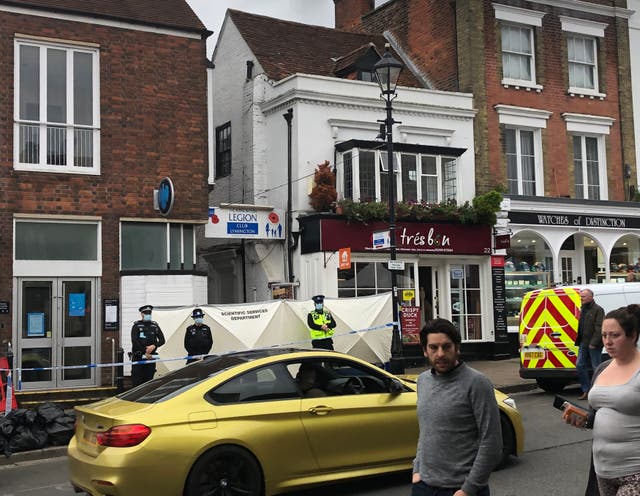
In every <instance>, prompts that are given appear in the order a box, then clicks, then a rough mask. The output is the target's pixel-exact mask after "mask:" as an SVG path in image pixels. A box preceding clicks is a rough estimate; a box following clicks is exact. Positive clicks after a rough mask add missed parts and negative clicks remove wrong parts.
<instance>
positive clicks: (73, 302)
mask: <svg viewBox="0 0 640 496" xmlns="http://www.w3.org/2000/svg"><path fill="white" fill-rule="evenodd" d="M85 309H86V304H85V296H84V293H69V317H84V314H85Z"/></svg>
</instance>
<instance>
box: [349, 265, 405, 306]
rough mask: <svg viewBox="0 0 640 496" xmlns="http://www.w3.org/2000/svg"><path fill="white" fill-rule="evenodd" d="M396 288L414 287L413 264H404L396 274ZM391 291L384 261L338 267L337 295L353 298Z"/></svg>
mask: <svg viewBox="0 0 640 496" xmlns="http://www.w3.org/2000/svg"><path fill="white" fill-rule="evenodd" d="M397 284H398V290H402V289H414V288H415V276H414V265H413V264H409V263H407V264H405V269H404V271H399V272H398V274H397ZM388 291H391V272H390V271H389V269H388V268H387V263H386V262H352V264H351V268H350V269H342V270H340V269H338V297H339V298H353V297H357V296H369V295H374V294H379V293H385V292H388Z"/></svg>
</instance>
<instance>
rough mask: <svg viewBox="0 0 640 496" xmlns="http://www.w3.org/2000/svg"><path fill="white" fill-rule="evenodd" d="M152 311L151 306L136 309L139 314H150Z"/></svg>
mask: <svg viewBox="0 0 640 496" xmlns="http://www.w3.org/2000/svg"><path fill="white" fill-rule="evenodd" d="M152 310H153V305H142V306H141V307H140V308H138V312H140V313H151V311H152Z"/></svg>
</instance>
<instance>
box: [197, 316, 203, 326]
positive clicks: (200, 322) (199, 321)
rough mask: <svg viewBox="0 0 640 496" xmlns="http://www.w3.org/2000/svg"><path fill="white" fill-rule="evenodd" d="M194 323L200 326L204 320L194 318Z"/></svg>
mask: <svg viewBox="0 0 640 496" xmlns="http://www.w3.org/2000/svg"><path fill="white" fill-rule="evenodd" d="M195 321H196V324H202V323H203V322H204V319H203V318H202V317H196V318H195Z"/></svg>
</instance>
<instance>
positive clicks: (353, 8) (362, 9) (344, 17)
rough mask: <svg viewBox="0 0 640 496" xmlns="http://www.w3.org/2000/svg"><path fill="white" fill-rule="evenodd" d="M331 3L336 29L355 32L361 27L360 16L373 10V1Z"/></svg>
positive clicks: (351, 0) (347, 0)
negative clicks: (333, 8)
mask: <svg viewBox="0 0 640 496" xmlns="http://www.w3.org/2000/svg"><path fill="white" fill-rule="evenodd" d="M333 3H334V5H335V16H336V21H335V24H336V29H346V30H353V31H357V29H358V27H360V26H361V25H362V21H361V18H362V16H363V15H364V14H366V13H367V12H370V11H372V10H373V9H374V8H375V2H374V0H333ZM354 28H355V29H354Z"/></svg>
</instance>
